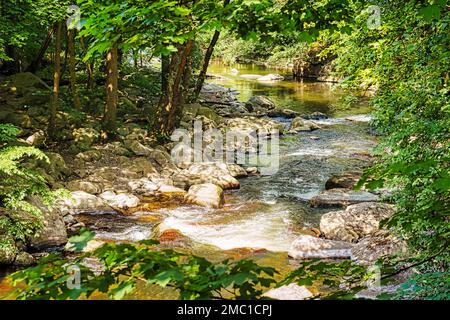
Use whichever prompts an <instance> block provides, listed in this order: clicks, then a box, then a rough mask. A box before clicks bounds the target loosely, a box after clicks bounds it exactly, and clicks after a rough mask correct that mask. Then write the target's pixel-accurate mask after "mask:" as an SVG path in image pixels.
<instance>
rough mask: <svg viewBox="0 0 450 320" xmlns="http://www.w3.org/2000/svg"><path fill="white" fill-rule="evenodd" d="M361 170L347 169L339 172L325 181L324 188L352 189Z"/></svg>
mask: <svg viewBox="0 0 450 320" xmlns="http://www.w3.org/2000/svg"><path fill="white" fill-rule="evenodd" d="M361 175H362V172H361V171H347V172H343V173H339V174H335V175H333V176H332V177H331V178H330V179H328V180H327V182H326V183H325V189H326V190H330V189H336V188H344V189H353V187H354V186H355V185H356V183H357V182H358V181H359V179H360V178H361Z"/></svg>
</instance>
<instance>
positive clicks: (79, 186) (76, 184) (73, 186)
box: [66, 180, 102, 194]
mask: <svg viewBox="0 0 450 320" xmlns="http://www.w3.org/2000/svg"><path fill="white" fill-rule="evenodd" d="M66 188H67V189H68V190H70V191H84V192H87V193H91V194H100V193H102V186H101V185H100V184H98V183H93V182H89V181H83V180H72V181H69V182H68V183H66Z"/></svg>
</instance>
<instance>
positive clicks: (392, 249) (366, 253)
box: [351, 230, 407, 265]
mask: <svg viewBox="0 0 450 320" xmlns="http://www.w3.org/2000/svg"><path fill="white" fill-rule="evenodd" d="M406 252H407V246H406V244H405V242H404V241H402V240H401V239H399V238H397V237H395V236H393V235H392V234H389V233H388V232H387V231H384V230H380V231H378V232H377V233H376V234H374V235H371V236H368V237H366V238H364V239H362V240H361V241H359V242H358V243H357V244H356V245H355V246H353V248H352V250H351V258H352V260H355V261H357V262H358V263H361V264H364V265H372V264H373V263H375V262H376V261H377V260H378V259H380V258H382V257H385V256H389V255H395V254H400V255H401V254H405V253H406Z"/></svg>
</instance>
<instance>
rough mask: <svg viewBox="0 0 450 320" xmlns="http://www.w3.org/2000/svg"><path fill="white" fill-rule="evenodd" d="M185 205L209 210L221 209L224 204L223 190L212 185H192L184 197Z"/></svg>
mask: <svg viewBox="0 0 450 320" xmlns="http://www.w3.org/2000/svg"><path fill="white" fill-rule="evenodd" d="M184 201H185V202H186V203H187V204H195V205H199V206H203V207H209V208H221V207H222V206H223V204H224V203H225V199H224V195H223V190H222V188H221V187H218V186H216V185H215V184H212V183H205V184H199V185H194V186H192V187H190V188H189V192H188V194H187V195H186V196H185V197H184Z"/></svg>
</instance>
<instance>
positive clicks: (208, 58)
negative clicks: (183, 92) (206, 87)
mask: <svg viewBox="0 0 450 320" xmlns="http://www.w3.org/2000/svg"><path fill="white" fill-rule="evenodd" d="M229 3H230V0H225V1H224V3H223V6H224V7H225V6H227V5H228V4H229ZM219 36H220V32H219V31H217V30H216V31H215V32H214V35H213V37H212V39H211V42H210V43H209V46H208V49H206V52H205V58H204V60H203V66H202V69H201V70H200V74H199V76H198V79H197V84H196V86H195V90H194V94H193V97H192V98H193V100H194V101H195V100H197V99H198V96H199V95H200V92H201V91H202V88H203V84H204V83H205V79H206V73H207V72H208V66H209V63H210V61H211V57H212V55H213V52H214V47H215V46H216V44H217V41H218V40H219Z"/></svg>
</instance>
